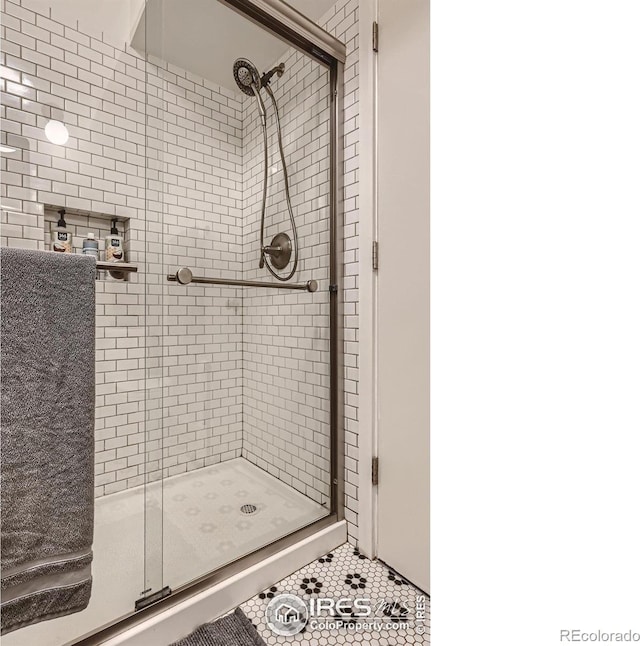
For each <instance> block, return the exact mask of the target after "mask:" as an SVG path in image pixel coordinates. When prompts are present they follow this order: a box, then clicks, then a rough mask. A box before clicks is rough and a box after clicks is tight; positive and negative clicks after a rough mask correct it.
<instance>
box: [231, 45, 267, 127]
mask: <svg viewBox="0 0 640 646" xmlns="http://www.w3.org/2000/svg"><path fill="white" fill-rule="evenodd" d="M233 77H234V78H235V80H236V84H237V85H238V87H239V88H240V89H241V90H242V91H243V92H244V93H245V94H247V95H249V96H255V97H256V101H257V102H258V112H260V118H261V119H262V122H263V123H266V121H267V111H266V109H265V107H264V102H263V101H262V97H261V96H260V87H261V85H262V84H261V81H260V74H259V73H258V70H257V69H256V66H255V65H254V64H253V63H252V62H251V61H250V60H247V59H246V58H238V59H237V60H236V61H235V63H234V64H233Z"/></svg>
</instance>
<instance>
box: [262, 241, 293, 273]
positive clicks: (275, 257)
mask: <svg viewBox="0 0 640 646" xmlns="http://www.w3.org/2000/svg"><path fill="white" fill-rule="evenodd" d="M262 251H263V252H264V253H265V254H267V255H268V256H269V257H270V259H271V265H272V266H273V267H275V268H276V269H284V268H285V267H286V266H287V265H288V264H289V261H290V260H291V252H292V245H291V238H290V237H289V236H288V235H287V234H286V233H278V235H276V236H275V237H274V239H273V240H272V241H271V244H270V245H267V246H266V247H264V248H263V249H262Z"/></svg>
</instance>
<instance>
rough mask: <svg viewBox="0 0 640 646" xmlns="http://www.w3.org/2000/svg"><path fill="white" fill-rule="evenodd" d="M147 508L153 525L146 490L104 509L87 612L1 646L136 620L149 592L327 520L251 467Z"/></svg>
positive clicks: (210, 474) (163, 488)
mask: <svg viewBox="0 0 640 646" xmlns="http://www.w3.org/2000/svg"><path fill="white" fill-rule="evenodd" d="M146 499H147V515H146V520H145V514H144V500H145V491H144V488H143V487H137V488H135V489H130V490H128V491H122V492H120V493H117V494H112V495H109V496H104V497H102V498H98V499H97V500H96V510H95V533H94V542H93V591H92V595H91V602H90V603H89V606H88V607H87V608H86V609H85V610H84V611H82V612H79V613H76V614H74V615H69V616H68V617H61V618H59V619H52V620H50V621H44V622H41V623H39V624H36V625H34V626H29V627H28V628H23V629H21V630H17V631H15V632H13V633H10V634H9V635H4V636H3V637H2V646H34V645H35V644H37V645H38V646H62V645H64V644H69V643H72V642H73V641H75V640H77V639H78V638H79V637H81V636H82V635H85V634H87V633H89V632H91V631H93V630H95V629H96V628H99V627H101V626H103V625H106V624H109V623H111V622H113V621H114V620H116V619H118V618H120V617H123V616H125V615H127V614H129V613H131V612H132V611H133V608H134V603H135V601H136V599H138V598H139V597H140V596H141V592H142V591H143V590H144V589H145V588H147V587H149V585H153V588H154V591H155V589H156V588H159V587H162V586H167V585H168V586H170V587H171V588H176V587H178V586H181V585H184V584H185V583H188V582H189V581H191V580H193V579H195V578H198V577H200V576H202V575H203V574H206V573H208V572H211V571H212V570H215V569H217V568H219V567H221V566H223V565H225V564H227V563H230V562H232V561H234V560H236V559H237V558H239V557H241V556H244V555H245V554H248V553H250V552H252V551H254V550H256V549H258V548H260V547H262V546H264V545H267V544H268V543H271V542H273V541H275V540H277V539H279V538H282V537H283V536H286V535H288V534H290V533H291V532H293V531H295V530H296V529H300V528H301V527H304V526H305V525H308V524H310V523H312V522H314V521H316V520H318V519H320V518H323V517H324V516H326V515H327V513H328V512H327V509H326V508H325V507H323V506H322V505H319V504H317V503H315V502H314V501H312V500H310V499H309V498H307V497H306V496H304V495H302V494H300V493H298V492H297V491H295V490H294V489H292V488H291V487H289V486H288V485H286V484H284V483H283V482H281V481H280V480H278V479H276V478H274V477H273V476H271V475H269V474H268V473H266V472H265V471H263V470H262V469H260V468H258V467H256V466H254V465H253V464H251V463H250V462H248V461H247V460H245V459H244V458H236V459H234V460H229V461H228V462H222V463H220V464H216V465H214V466H211V467H206V468H204V469H198V470H196V471H191V472H189V473H186V474H182V475H179V476H173V477H171V478H167V479H166V480H165V481H164V482H163V483H153V484H151V485H149V486H148V487H147V492H146ZM243 505H254V506H255V507H256V508H257V510H256V511H255V512H254V513H252V514H246V513H243V512H242V511H241V508H242V506H243ZM145 530H146V532H147V538H146V541H145ZM145 545H146V548H145ZM145 550H146V551H145ZM145 564H146V568H147V581H148V582H149V584H148V585H145ZM158 646H160V645H158Z"/></svg>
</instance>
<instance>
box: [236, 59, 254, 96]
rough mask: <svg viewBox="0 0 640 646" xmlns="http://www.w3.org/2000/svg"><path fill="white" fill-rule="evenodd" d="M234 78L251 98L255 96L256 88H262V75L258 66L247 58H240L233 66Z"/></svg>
mask: <svg viewBox="0 0 640 646" xmlns="http://www.w3.org/2000/svg"><path fill="white" fill-rule="evenodd" d="M233 77H234V78H235V80H236V83H237V84H238V87H239V88H240V89H241V90H242V91H243V92H244V93H245V94H248V95H249V96H254V95H255V88H259V87H260V74H259V73H258V70H257V69H256V66H255V65H254V64H253V63H252V62H251V61H248V60H247V59H246V58H238V59H237V60H236V62H235V63H234V64H233Z"/></svg>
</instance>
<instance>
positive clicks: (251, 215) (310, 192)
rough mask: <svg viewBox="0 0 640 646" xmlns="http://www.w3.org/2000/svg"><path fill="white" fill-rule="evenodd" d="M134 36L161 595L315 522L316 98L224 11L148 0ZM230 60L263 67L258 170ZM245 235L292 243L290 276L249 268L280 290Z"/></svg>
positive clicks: (238, 17)
mask: <svg viewBox="0 0 640 646" xmlns="http://www.w3.org/2000/svg"><path fill="white" fill-rule="evenodd" d="M144 25H145V29H146V31H145V32H144V33H142V32H140V33H138V34H136V36H135V37H134V44H135V43H136V42H140V41H141V40H142V39H143V38H144V43H145V50H146V52H147V67H146V81H145V82H146V89H147V119H146V134H147V136H146V156H147V160H148V164H147V173H148V177H147V196H148V199H147V214H146V217H147V223H148V224H147V249H146V258H147V265H146V272H147V275H148V281H149V289H148V290H147V294H146V298H147V343H148V347H147V380H148V388H147V413H146V416H147V417H146V437H147V453H146V458H147V474H146V478H147V484H146V491H147V494H146V505H145V563H146V572H147V576H146V579H145V580H146V589H147V590H148V591H149V592H151V593H161V591H162V590H163V589H164V588H166V587H170V588H171V589H173V590H175V589H176V588H179V587H181V586H183V585H185V584H187V583H189V582H191V581H193V580H194V579H197V578H200V577H202V576H204V575H206V574H208V573H210V572H212V571H214V570H217V569H219V568H221V567H223V566H224V565H227V564H229V563H231V562H233V561H236V560H237V559H239V558H241V557H243V556H245V555H247V554H250V553H252V552H254V551H256V550H258V549H260V548H262V547H264V546H266V545H268V544H270V543H273V542H275V541H277V540H279V539H280V538H282V537H284V536H287V535H289V534H291V533H292V532H295V531H296V530H298V529H300V528H302V527H304V526H306V525H309V524H311V523H313V522H315V521H316V520H318V519H320V518H324V517H326V516H327V515H329V514H330V512H331V491H332V482H331V430H330V429H331V422H330V394H329V393H330V291H329V282H330V271H329V267H330V218H331V208H330V190H331V186H330V168H331V160H330V110H331V89H330V70H329V68H328V67H327V66H325V65H323V64H322V63H320V62H318V61H316V60H314V59H312V58H310V57H308V56H307V55H306V54H303V53H301V52H299V51H298V50H296V49H294V48H292V47H291V46H290V45H288V44H287V43H286V42H284V41H283V40H281V39H280V38H278V37H276V36H275V35H273V33H271V32H270V31H267V30H266V29H264V28H262V27H260V26H258V25H256V24H255V23H254V22H252V21H250V20H249V19H247V18H246V17H245V16H243V15H242V14H240V13H238V12H236V11H233V10H231V9H230V8H229V7H228V6H226V4H224V3H221V2H217V1H214V2H210V3H207V4H206V6H205V5H202V4H199V5H198V12H197V13H195V11H194V10H193V8H191V7H190V6H189V5H185V4H184V3H178V2H173V1H170V0H156V1H154V2H147V4H146V9H145V12H144ZM238 59H249V60H251V61H252V62H253V64H254V65H255V66H256V68H257V70H258V71H259V74H260V75H262V74H263V73H268V72H270V71H271V74H268V77H269V79H270V81H269V84H268V89H267V84H266V81H265V87H263V88H262V89H261V90H260V97H261V99H262V102H263V104H264V107H265V117H266V127H267V135H266V142H267V159H266V164H265V157H264V150H265V148H264V141H265V137H264V130H263V125H262V119H261V117H260V112H261V106H260V103H259V102H258V101H257V100H256V96H255V94H252V93H251V92H249V93H247V92H246V91H245V90H246V87H245V88H244V89H243V88H242V87H241V85H240V84H239V82H238V78H237V77H238V69H239V67H238V64H237V63H236V61H238ZM234 72H235V75H234ZM280 72H283V73H280ZM258 81H259V82H260V79H258ZM269 91H271V92H272V95H270V93H269ZM276 106H277V111H276ZM278 126H280V129H281V130H280V134H279V133H278ZM280 144H281V145H282V153H283V155H281V153H280ZM283 158H284V164H283ZM285 166H286V180H287V181H285ZM265 175H266V182H267V193H266V195H267V199H266V203H265V205H264V224H263V222H262V212H263V195H264V182H265ZM287 184H288V189H289V200H288V199H287ZM289 201H290V205H291V212H290V211H289V206H288V202H289ZM291 215H293V219H294V222H295V230H294V227H293V226H292V223H291V217H290V216H291ZM261 240H262V241H263V242H264V245H265V246H269V245H270V246H271V251H272V252H275V251H276V249H277V247H278V245H285V246H286V245H287V240H290V241H291V242H290V244H291V257H290V260H289V263H288V264H285V265H284V266H280V262H279V259H278V258H277V257H276V255H275V253H273V254H267V255H265V258H264V261H265V264H266V265H268V266H269V267H271V268H272V270H273V274H275V275H277V276H279V277H280V279H282V278H285V277H286V276H287V274H288V273H289V272H290V271H291V269H292V268H293V266H294V263H296V264H297V266H296V272H295V274H294V276H292V277H291V279H290V280H288V281H283V280H279V279H278V278H276V276H275V275H273V274H272V273H270V272H269V271H268V266H263V267H260V266H259V265H260V255H261V253H260V251H261ZM296 256H297V257H296ZM181 268H188V270H189V271H190V275H191V276H192V277H193V278H194V280H193V281H192V282H191V283H190V284H188V285H187V284H181V283H180V281H178V280H175V274H176V272H177V271H178V270H180V269H181ZM187 275H188V273H183V274H182V278H181V280H182V282H185V280H184V276H187ZM168 277H170V278H173V280H168ZM199 278H205V279H216V280H222V281H227V284H218V283H216V284H212V283H202V282H198V279H199ZM308 281H316V283H317V286H318V288H317V291H314V292H311V291H307V290H305V289H291V285H295V286H303V287H304V285H306V283H307V282H308ZM256 283H257V284H258V285H260V284H261V283H264V284H266V286H256V285H255V284H256ZM252 285H253V286H252Z"/></svg>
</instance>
